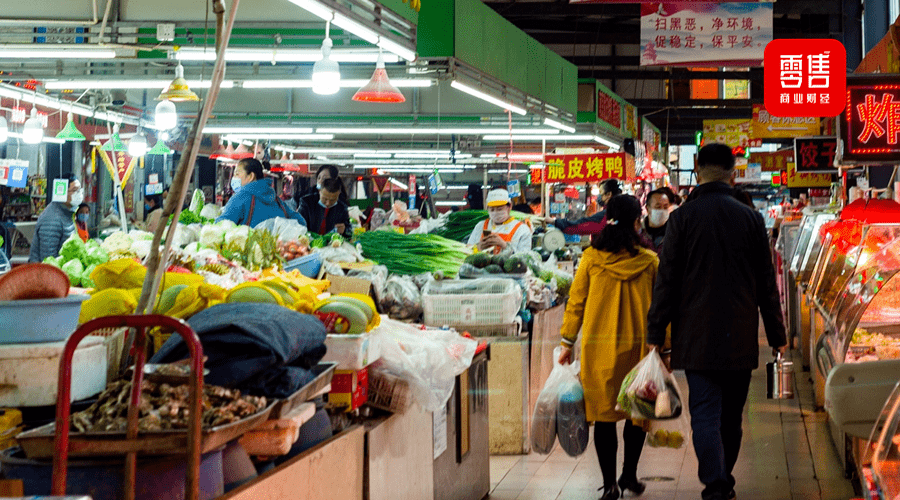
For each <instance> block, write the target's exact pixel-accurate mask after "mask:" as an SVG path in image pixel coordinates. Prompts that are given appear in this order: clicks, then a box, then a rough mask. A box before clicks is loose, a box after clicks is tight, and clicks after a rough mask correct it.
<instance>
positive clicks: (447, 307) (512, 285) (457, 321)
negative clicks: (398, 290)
mask: <svg viewBox="0 0 900 500" xmlns="http://www.w3.org/2000/svg"><path fill="white" fill-rule="evenodd" d="M522 297H523V295H522V289H521V288H520V287H519V285H518V284H517V283H516V282H515V281H514V280H510V279H503V278H482V279H476V280H444V281H434V282H429V283H428V284H427V285H426V286H425V289H424V290H423V291H422V310H423V312H424V315H425V324H426V325H429V326H437V327H440V326H444V325H459V326H467V327H468V326H481V325H486V326H489V325H507V324H512V323H513V322H514V321H515V320H516V315H517V314H518V313H519V308H520V307H521V305H522Z"/></svg>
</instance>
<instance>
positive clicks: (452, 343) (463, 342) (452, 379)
mask: <svg viewBox="0 0 900 500" xmlns="http://www.w3.org/2000/svg"><path fill="white" fill-rule="evenodd" d="M377 332H378V334H377V335H374V336H373V338H372V339H373V341H377V342H380V343H381V345H380V347H381V359H380V360H379V361H378V367H379V369H385V370H387V371H388V372H389V373H392V374H394V375H396V376H398V377H402V378H403V379H405V380H406V381H407V382H409V384H410V388H411V390H412V396H413V399H414V400H415V401H416V402H417V403H419V406H421V407H422V408H423V409H425V410H426V411H439V410H440V409H441V408H443V407H444V406H445V405H446V404H447V401H449V400H450V396H451V395H452V394H453V389H454V387H455V385H456V376H457V375H460V374H461V373H463V372H464V371H466V369H467V368H469V366H471V365H472V358H474V357H475V349H476V348H477V347H478V342H476V341H475V340H472V339H467V338H465V337H461V336H460V335H459V334H458V333H456V332H455V331H453V330H438V329H427V330H420V329H418V328H415V327H413V326H411V325H409V324H406V323H402V322H400V321H395V320H392V319H390V318H384V317H382V320H381V325H380V326H379V327H378V328H377ZM376 339H377V340H376Z"/></svg>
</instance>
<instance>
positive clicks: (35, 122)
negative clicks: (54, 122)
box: [22, 106, 44, 144]
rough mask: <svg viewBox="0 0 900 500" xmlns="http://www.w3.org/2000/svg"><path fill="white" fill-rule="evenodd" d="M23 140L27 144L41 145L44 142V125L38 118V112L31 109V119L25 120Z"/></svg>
mask: <svg viewBox="0 0 900 500" xmlns="http://www.w3.org/2000/svg"><path fill="white" fill-rule="evenodd" d="M22 140H23V141H25V144H40V143H41V141H42V140H44V124H43V123H41V120H40V118H38V117H37V110H36V109H34V106H32V107H31V118H29V119H27V120H25V125H24V126H23V127H22Z"/></svg>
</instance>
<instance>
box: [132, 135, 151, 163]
mask: <svg viewBox="0 0 900 500" xmlns="http://www.w3.org/2000/svg"><path fill="white" fill-rule="evenodd" d="M147 149H149V145H148V144H147V138H146V137H144V134H143V133H141V129H138V131H137V133H136V134H135V135H134V137H132V138H131V139H130V140H129V141H128V155H129V156H133V157H135V158H138V157H141V156H144V155H145V154H147Z"/></svg>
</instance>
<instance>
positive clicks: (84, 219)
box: [75, 203, 91, 243]
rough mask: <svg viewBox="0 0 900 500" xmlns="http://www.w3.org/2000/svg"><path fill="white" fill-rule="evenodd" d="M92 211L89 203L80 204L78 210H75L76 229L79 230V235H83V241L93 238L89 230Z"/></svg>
mask: <svg viewBox="0 0 900 500" xmlns="http://www.w3.org/2000/svg"><path fill="white" fill-rule="evenodd" d="M90 213H91V207H89V206H88V204H87V203H82V204H81V205H78V210H76V211H75V229H76V230H77V231H78V236H80V237H81V241H83V242H85V243H87V240H89V239H91V235H90V233H89V232H88V220H90Z"/></svg>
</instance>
